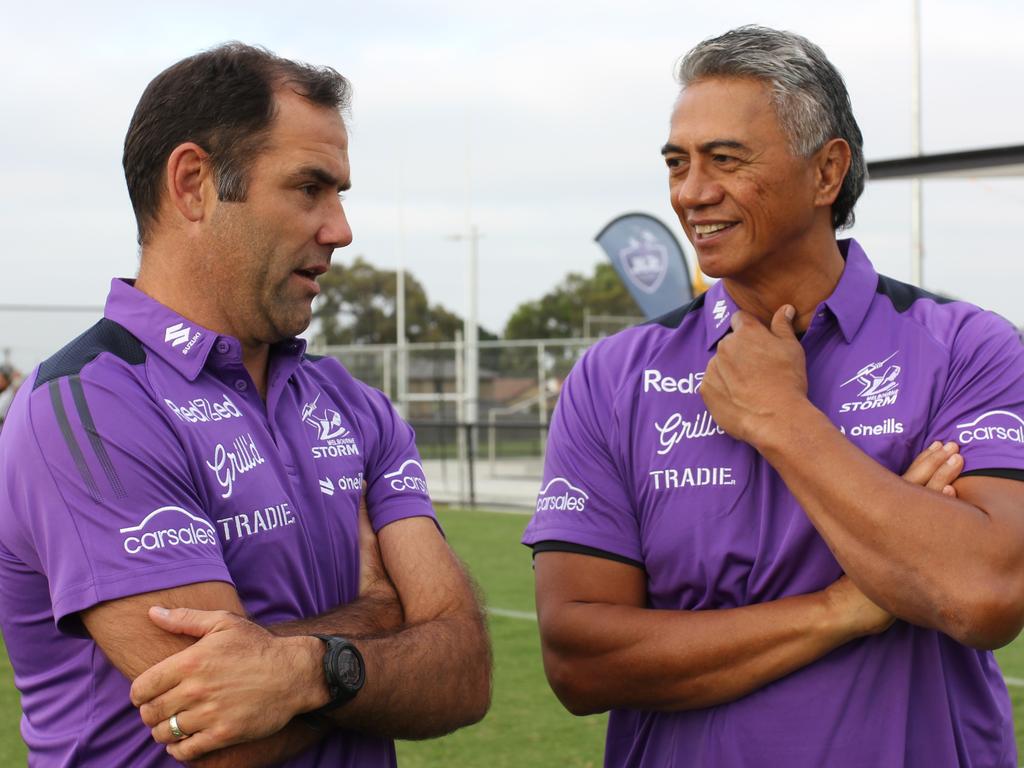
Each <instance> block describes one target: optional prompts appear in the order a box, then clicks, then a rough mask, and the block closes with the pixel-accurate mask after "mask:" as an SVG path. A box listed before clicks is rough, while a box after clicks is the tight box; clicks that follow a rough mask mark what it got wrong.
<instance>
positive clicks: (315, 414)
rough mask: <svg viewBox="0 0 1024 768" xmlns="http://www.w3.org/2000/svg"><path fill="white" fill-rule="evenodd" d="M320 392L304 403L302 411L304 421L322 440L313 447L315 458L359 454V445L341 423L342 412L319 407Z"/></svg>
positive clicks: (317, 437) (318, 438)
mask: <svg viewBox="0 0 1024 768" xmlns="http://www.w3.org/2000/svg"><path fill="white" fill-rule="evenodd" d="M320 394H323V393H320ZM320 394H318V395H317V396H316V397H315V398H314V399H313V402H311V403H306V404H305V405H303V406H302V413H301V417H302V421H303V423H304V424H306V425H308V426H310V427H312V428H313V429H314V430H316V439H317V440H318V441H319V442H320V445H314V446H313V447H312V448H311V450H312V452H313V458H314V459H326V458H331V457H339V456H358V455H359V446H358V445H356V440H355V438H354V437H353V436H352V433H351V432H350V431H349V429H348V428H347V427H346V426H345V425H344V424H342V423H341V414H340V413H338V412H337V411H336V410H334V409H333V408H328V407H327V406H324V407H322V408H318V407H317V404H318V403H319V401H320Z"/></svg>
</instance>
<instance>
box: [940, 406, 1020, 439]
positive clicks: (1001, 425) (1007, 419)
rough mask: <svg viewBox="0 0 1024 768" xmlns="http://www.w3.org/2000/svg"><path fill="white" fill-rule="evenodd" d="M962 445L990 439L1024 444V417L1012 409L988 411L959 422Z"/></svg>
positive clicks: (958, 427) (957, 426)
mask: <svg viewBox="0 0 1024 768" xmlns="http://www.w3.org/2000/svg"><path fill="white" fill-rule="evenodd" d="M956 428H957V429H959V430H960V432H958V433H957V436H956V439H957V442H959V443H960V445H967V444H969V443H977V442H981V441H989V440H1002V441H1003V442H1007V443H1022V444H1024V419H1022V418H1021V417H1020V416H1018V415H1017V414H1015V413H1011V412H1010V411H986V412H985V413H983V414H981V416H979V417H978V418H976V419H975V420H974V421H969V422H967V423H966V424H957V425H956Z"/></svg>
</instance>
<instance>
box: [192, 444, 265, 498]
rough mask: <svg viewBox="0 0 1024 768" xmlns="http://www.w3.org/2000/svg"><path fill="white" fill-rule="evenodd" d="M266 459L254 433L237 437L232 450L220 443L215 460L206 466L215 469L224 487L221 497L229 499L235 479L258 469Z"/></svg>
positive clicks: (214, 471) (215, 452) (214, 454)
mask: <svg viewBox="0 0 1024 768" xmlns="http://www.w3.org/2000/svg"><path fill="white" fill-rule="evenodd" d="M264 461H266V459H264V458H263V456H262V455H261V454H260V449H259V448H257V447H256V441H255V440H253V438H252V435H251V434H245V435H242V436H241V437H236V438H235V440H234V442H233V443H231V449H230V450H229V449H227V448H225V447H224V445H223V444H222V443H218V444H217V447H216V448H215V449H214V451H213V461H212V462H211V461H208V462H206V466H208V467H209V468H210V469H212V470H213V474H214V475H215V476H216V478H217V482H218V483H220V487H221V488H223V489H224V493H222V494H221V495H220V497H221V498H222V499H227V498H229V497H230V496H231V491H233V490H234V488H235V479H236V478H237V477H238V476H239V475H244V474H245V473H246V472H249V471H251V470H253V469H256V467H258V466H259V465H260V464H262V463H263V462H264Z"/></svg>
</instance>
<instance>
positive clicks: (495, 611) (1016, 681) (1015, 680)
mask: <svg viewBox="0 0 1024 768" xmlns="http://www.w3.org/2000/svg"><path fill="white" fill-rule="evenodd" d="M487 612H488V613H489V614H491V615H492V616H503V617H504V618H506V619H521V620H523V621H536V620H537V614H535V613H530V612H529V611H511V610H509V609H508V608H492V607H491V606H488V607H487ZM1003 680H1004V681H1005V682H1006V684H1007V685H1009V686H1014V687H1017V688H1024V677H1003Z"/></svg>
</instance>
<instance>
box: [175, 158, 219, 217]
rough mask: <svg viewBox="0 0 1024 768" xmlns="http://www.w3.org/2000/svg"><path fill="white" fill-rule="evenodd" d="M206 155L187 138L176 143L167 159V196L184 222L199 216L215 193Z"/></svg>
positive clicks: (202, 213)
mask: <svg viewBox="0 0 1024 768" xmlns="http://www.w3.org/2000/svg"><path fill="white" fill-rule="evenodd" d="M209 157H210V156H209V154H208V153H207V152H206V150H204V149H203V148H202V147H200V146H199V145H198V144H195V143H193V142H191V141H188V142H185V143H184V144H179V145H178V146H176V147H175V148H174V150H173V151H172V152H171V154H170V156H169V157H168V158H167V166H166V169H165V170H166V172H167V173H166V176H165V178H166V182H167V184H166V189H165V192H166V193H167V198H168V200H169V201H170V203H171V205H172V206H174V208H175V210H177V211H178V213H180V214H181V215H182V216H183V217H185V219H186V220H187V221H190V222H193V223H194V222H198V221H201V220H202V219H203V215H204V212H205V209H206V208H207V206H208V205H209V203H210V202H211V199H210V198H211V197H213V196H215V195H216V189H215V186H214V184H213V174H212V173H211V169H210V164H209V162H207V161H208V159H209Z"/></svg>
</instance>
